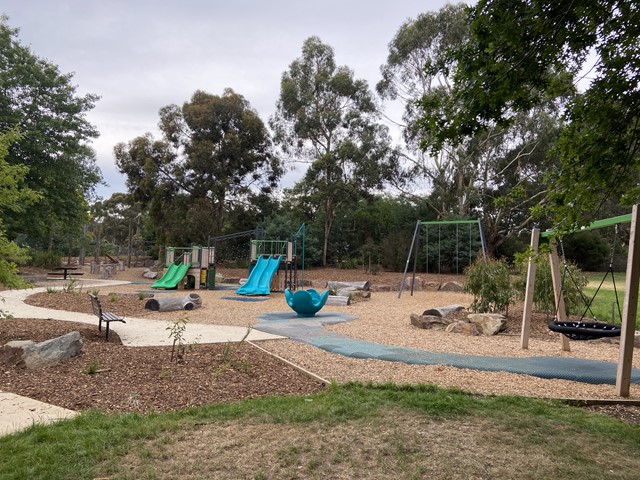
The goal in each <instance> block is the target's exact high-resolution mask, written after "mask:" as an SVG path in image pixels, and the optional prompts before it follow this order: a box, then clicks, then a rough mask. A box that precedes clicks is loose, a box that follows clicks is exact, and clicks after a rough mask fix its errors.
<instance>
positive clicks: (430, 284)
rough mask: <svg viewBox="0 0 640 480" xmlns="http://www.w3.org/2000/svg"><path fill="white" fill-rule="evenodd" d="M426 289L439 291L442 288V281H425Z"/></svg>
mask: <svg viewBox="0 0 640 480" xmlns="http://www.w3.org/2000/svg"><path fill="white" fill-rule="evenodd" d="M424 289H425V290H426V291H428V292H437V291H438V290H440V282H434V281H427V282H424Z"/></svg>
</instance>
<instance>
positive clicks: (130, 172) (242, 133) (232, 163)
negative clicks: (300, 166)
mask: <svg viewBox="0 0 640 480" xmlns="http://www.w3.org/2000/svg"><path fill="white" fill-rule="evenodd" d="M159 125H160V129H161V131H162V134H163V138H162V139H161V140H154V139H153V137H152V136H151V134H147V135H145V136H142V137H138V138H135V139H133V140H131V141H130V142H128V143H127V144H124V143H120V144H118V145H116V147H115V148H114V155H115V158H116V164H117V165H118V168H119V169H120V171H121V172H122V173H124V174H125V175H127V187H128V189H129V191H130V192H131V193H132V194H133V199H134V200H135V201H137V202H141V204H142V205H143V206H145V207H148V208H149V209H150V215H151V217H152V218H153V219H154V221H155V222H156V226H157V228H158V235H159V239H160V240H161V241H167V242H172V243H173V242H206V240H207V237H208V236H210V235H217V234H220V233H221V232H222V229H223V225H224V220H225V214H226V213H227V212H228V211H229V210H230V209H232V208H233V207H234V205H237V204H238V203H242V204H244V205H245V206H246V207H247V208H249V209H250V208H251V204H252V198H254V197H256V196H260V195H263V194H264V193H265V192H267V193H268V192H270V191H271V189H272V188H273V187H274V186H276V185H277V182H278V179H279V178H280V176H281V175H282V168H281V166H280V161H279V159H278V158H277V157H276V156H275V155H273V152H272V149H271V140H270V138H269V134H268V132H267V129H266V127H265V125H264V123H263V122H262V120H261V119H260V117H259V116H258V114H257V112H256V111H255V110H253V109H252V108H251V106H250V104H249V102H248V101H247V100H246V99H245V98H244V97H243V96H242V95H239V94H237V93H235V92H234V91H233V90H231V89H226V90H225V91H224V93H223V94H222V95H221V96H218V95H212V94H209V93H206V92H203V91H196V92H195V93H194V94H193V96H192V98H191V100H190V101H189V102H185V103H184V104H183V106H182V107H178V106H177V105H168V106H166V107H163V108H161V109H160V124H159Z"/></svg>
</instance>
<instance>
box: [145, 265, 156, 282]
mask: <svg viewBox="0 0 640 480" xmlns="http://www.w3.org/2000/svg"><path fill="white" fill-rule="evenodd" d="M142 276H143V277H144V278H149V279H151V280H153V279H155V278H158V272H152V271H151V270H149V269H148V268H147V269H146V270H145V271H144V272H143V273H142Z"/></svg>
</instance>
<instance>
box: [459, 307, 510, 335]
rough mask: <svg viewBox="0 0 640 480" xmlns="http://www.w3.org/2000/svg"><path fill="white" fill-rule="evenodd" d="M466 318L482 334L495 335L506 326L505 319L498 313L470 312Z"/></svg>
mask: <svg viewBox="0 0 640 480" xmlns="http://www.w3.org/2000/svg"><path fill="white" fill-rule="evenodd" d="M467 318H468V319H469V322H471V323H472V324H474V325H475V326H476V327H477V328H478V331H479V332H480V333H481V334H482V335H487V336H491V335H497V334H498V332H501V331H503V330H504V329H506V328H507V319H506V318H505V317H503V316H502V315H500V314H499V313H472V314H471V315H468V316H467Z"/></svg>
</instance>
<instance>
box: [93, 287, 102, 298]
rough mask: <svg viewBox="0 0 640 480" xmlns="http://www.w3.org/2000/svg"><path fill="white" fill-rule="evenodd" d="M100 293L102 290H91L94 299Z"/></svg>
mask: <svg viewBox="0 0 640 480" xmlns="http://www.w3.org/2000/svg"><path fill="white" fill-rule="evenodd" d="M99 293H100V289H98V288H94V289H93V290H91V294H92V295H93V296H94V297H97V296H98V294H99Z"/></svg>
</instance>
